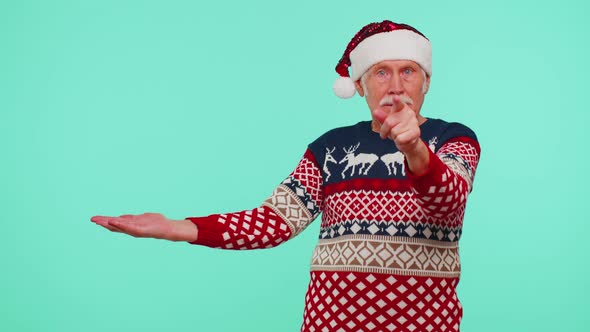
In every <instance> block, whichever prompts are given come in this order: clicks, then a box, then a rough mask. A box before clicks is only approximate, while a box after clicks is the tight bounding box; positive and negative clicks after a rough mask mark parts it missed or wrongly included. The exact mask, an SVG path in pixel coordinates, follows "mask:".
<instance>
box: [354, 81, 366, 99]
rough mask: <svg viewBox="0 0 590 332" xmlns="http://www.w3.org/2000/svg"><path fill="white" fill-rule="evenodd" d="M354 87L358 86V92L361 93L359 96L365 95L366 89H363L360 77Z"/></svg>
mask: <svg viewBox="0 0 590 332" xmlns="http://www.w3.org/2000/svg"><path fill="white" fill-rule="evenodd" d="M354 87H355V88H356V92H357V93H358V94H359V96H361V97H364V96H365V91H363V85H362V84H361V80H360V79H358V80H356V82H354Z"/></svg>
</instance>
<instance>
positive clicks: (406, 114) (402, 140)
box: [373, 97, 480, 218]
mask: <svg viewBox="0 0 590 332" xmlns="http://www.w3.org/2000/svg"><path fill="white" fill-rule="evenodd" d="M394 101H395V102H396V107H395V108H394V109H392V111H391V112H389V113H386V112H384V111H383V110H380V109H377V110H375V111H373V115H374V116H375V118H376V119H377V120H378V121H379V123H380V127H379V131H380V135H381V137H382V138H384V139H385V138H388V139H391V140H393V141H394V142H395V145H396V146H397V148H398V149H399V151H401V152H402V153H403V154H404V156H405V164H406V165H405V167H406V169H407V170H408V172H407V174H408V178H409V179H410V181H411V182H412V188H413V189H414V192H415V194H416V196H417V198H418V202H419V203H420V205H421V206H422V207H423V208H424V209H425V210H426V211H427V212H428V213H429V214H431V215H432V216H434V217H437V218H440V217H443V216H445V215H447V214H450V213H451V212H453V211H455V210H456V209H457V208H458V207H460V206H462V205H464V204H465V201H466V199H467V195H468V194H469V192H470V191H471V188H472V184H473V178H474V176H475V169H476V167H477V163H478V161H479V153H480V148H479V143H478V142H477V139H476V137H475V134H473V132H472V131H471V130H470V129H468V128H467V127H464V126H462V125H458V124H455V125H453V126H455V127H456V128H454V127H452V128H451V130H447V131H448V132H451V133H453V134H451V135H447V136H448V137H447V138H446V139H445V140H444V141H443V145H442V146H441V147H440V149H439V150H438V151H437V153H436V154H435V153H434V152H433V151H431V150H430V148H428V146H427V145H426V143H425V142H424V141H423V140H422V139H421V138H420V133H421V131H420V119H424V118H421V117H420V116H419V115H417V114H416V112H414V110H412V108H410V107H409V105H407V104H405V103H400V102H399V98H397V97H396V98H395V99H394ZM455 129H458V130H455Z"/></svg>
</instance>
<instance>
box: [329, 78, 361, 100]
mask: <svg viewBox="0 0 590 332" xmlns="http://www.w3.org/2000/svg"><path fill="white" fill-rule="evenodd" d="M355 92H356V89H355V87H354V82H353V81H352V79H351V78H350V77H342V76H340V77H338V79H337V80H336V82H334V93H335V94H336V96H338V97H340V98H350V97H352V96H354V93H355Z"/></svg>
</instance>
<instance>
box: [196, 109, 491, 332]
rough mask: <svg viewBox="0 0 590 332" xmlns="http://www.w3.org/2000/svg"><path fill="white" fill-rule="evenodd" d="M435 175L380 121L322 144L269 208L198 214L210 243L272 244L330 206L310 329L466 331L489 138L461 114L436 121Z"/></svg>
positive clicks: (424, 129)
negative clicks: (474, 220)
mask: <svg viewBox="0 0 590 332" xmlns="http://www.w3.org/2000/svg"><path fill="white" fill-rule="evenodd" d="M420 130H421V138H422V141H423V143H424V144H426V145H427V146H428V147H429V151H430V163H429V166H428V170H427V172H426V173H425V174H424V175H421V176H415V175H413V174H411V173H410V172H408V171H406V169H407V164H406V162H405V159H404V156H403V155H402V154H401V152H399V151H398V150H397V148H396V146H395V144H394V143H393V142H392V141H391V140H388V139H386V140H383V139H381V138H380V137H379V135H378V134H377V133H374V132H373V131H372V130H371V123H370V121H366V122H360V123H358V124H356V125H354V126H349V127H342V128H336V129H333V130H331V131H329V132H327V133H325V134H324V135H322V136H320V137H319V138H318V139H316V140H315V141H314V142H312V143H311V144H310V145H309V146H308V149H307V150H306V151H305V153H304V155H303V158H302V159H301V161H300V162H299V164H298V165H297V167H296V168H295V170H294V171H293V172H292V173H291V174H290V175H289V176H288V177H287V178H286V179H285V180H284V181H283V182H282V183H281V184H280V185H279V186H278V187H277V188H276V189H275V190H274V192H273V193H272V195H271V196H270V197H269V198H268V199H267V200H266V201H264V202H263V203H262V204H261V206H260V207H258V208H255V209H253V210H247V211H241V212H235V213H228V214H214V215H210V216H207V217H189V218H186V219H189V220H191V221H192V222H193V223H194V224H195V225H196V226H197V228H198V239H197V240H196V241H195V242H192V243H193V244H200V245H205V246H209V247H214V248H221V249H236V250H241V249H261V248H271V247H274V246H277V245H279V244H281V243H284V242H285V241H287V240H290V239H292V238H293V237H295V236H296V235H297V234H299V233H300V232H301V231H303V230H304V229H305V228H306V227H307V226H308V225H309V224H310V223H311V222H312V221H313V220H314V219H315V218H316V217H317V216H318V215H319V214H320V213H322V223H321V228H320V234H319V241H318V244H317V246H316V248H315V250H314V252H313V255H312V259H311V273H310V282H309V286H308V290H307V294H306V296H305V307H304V313H303V324H302V327H301V331H302V332H308V331H310V332H311V331H354V332H359V331H458V330H459V324H460V321H461V316H462V307H461V303H460V302H459V299H458V298H457V294H456V287H457V284H458V282H459V276H460V272H461V265H460V261H459V251H458V250H459V246H458V245H459V238H460V237H461V228H462V225H463V216H464V212H465V205H466V200H467V195H468V194H469V192H470V191H471V188H472V184H473V179H474V175H475V169H476V167H477V163H478V160H479V154H480V148H479V144H478V141H477V138H476V136H475V134H474V133H473V131H471V130H470V129H469V128H467V127H466V126H464V125H462V124H459V123H448V122H445V121H443V120H439V119H427V121H426V122H424V123H423V124H422V125H421V126H420Z"/></svg>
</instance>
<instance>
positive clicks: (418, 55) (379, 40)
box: [350, 30, 432, 81]
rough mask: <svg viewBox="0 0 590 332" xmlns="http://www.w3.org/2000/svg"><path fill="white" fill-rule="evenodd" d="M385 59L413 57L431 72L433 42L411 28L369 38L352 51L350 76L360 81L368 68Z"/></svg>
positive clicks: (413, 59)
mask: <svg viewBox="0 0 590 332" xmlns="http://www.w3.org/2000/svg"><path fill="white" fill-rule="evenodd" d="M385 60H412V61H414V62H416V63H417V64H418V65H420V67H422V69H424V71H425V72H426V73H427V74H428V76H430V75H432V46H431V45H430V41H429V40H428V39H426V38H424V37H423V36H421V35H419V34H417V33H415V32H414V31H411V30H393V31H388V32H382V33H378V34H375V35H372V36H370V37H367V38H366V39H365V40H363V41H362V42H360V43H359V44H358V45H357V46H356V47H355V48H354V50H352V51H351V52H350V62H351V68H352V74H351V76H350V78H351V79H352V80H353V81H357V80H358V79H360V78H361V76H363V74H364V73H365V72H366V71H367V69H369V68H371V66H373V65H374V64H376V63H379V62H381V61H385Z"/></svg>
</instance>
